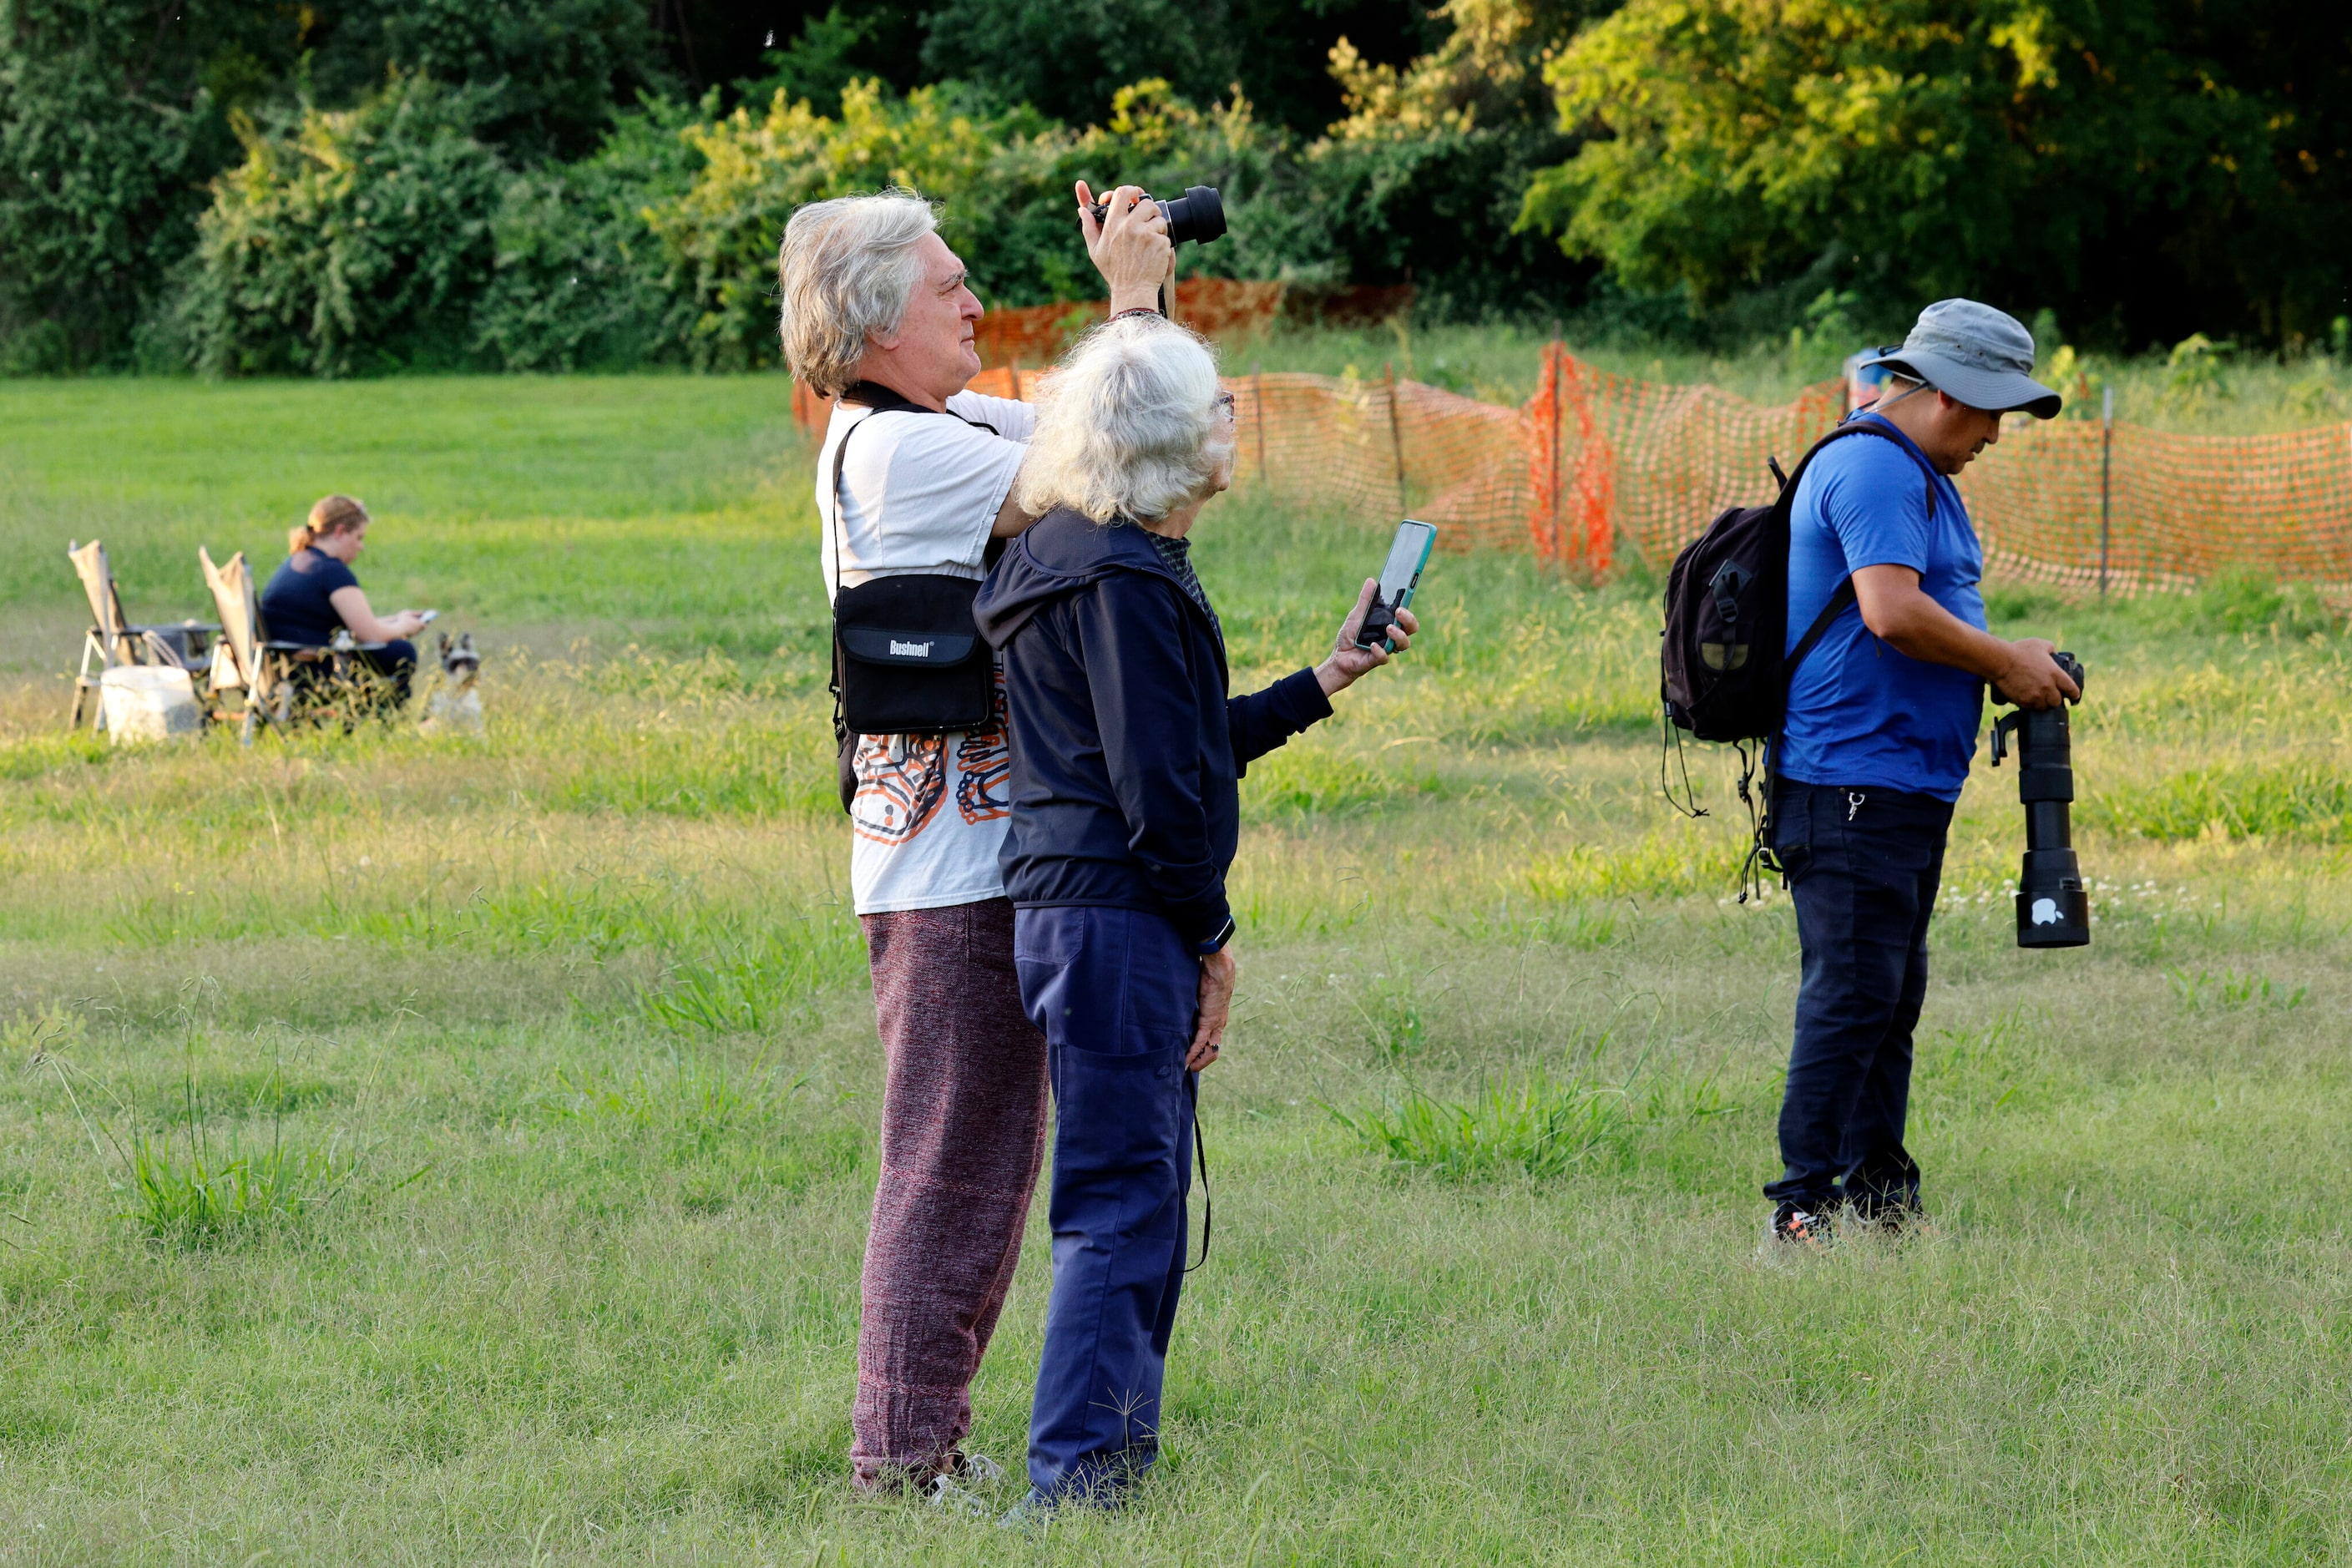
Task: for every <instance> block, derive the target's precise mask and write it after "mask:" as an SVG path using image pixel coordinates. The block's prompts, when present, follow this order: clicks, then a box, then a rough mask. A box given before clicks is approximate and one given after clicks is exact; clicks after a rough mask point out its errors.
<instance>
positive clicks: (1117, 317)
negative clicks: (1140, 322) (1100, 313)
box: [1111, 305, 1160, 321]
mask: <svg viewBox="0 0 2352 1568" xmlns="http://www.w3.org/2000/svg"><path fill="white" fill-rule="evenodd" d="M1158 314H1160V309H1159V307H1158V306H1156V305H1129V307H1128V308H1127V309H1126V310H1120V311H1118V312H1116V313H1115V314H1113V315H1112V317H1111V320H1112V321H1125V320H1127V319H1128V318H1129V316H1156V315H1158Z"/></svg>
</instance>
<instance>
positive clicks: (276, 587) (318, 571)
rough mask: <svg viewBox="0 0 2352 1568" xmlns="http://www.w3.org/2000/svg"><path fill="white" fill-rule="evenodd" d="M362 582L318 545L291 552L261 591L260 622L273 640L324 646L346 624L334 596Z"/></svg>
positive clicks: (348, 568) (332, 639) (307, 645)
mask: <svg viewBox="0 0 2352 1568" xmlns="http://www.w3.org/2000/svg"><path fill="white" fill-rule="evenodd" d="M359 585H360V580H359V579H358V578H357V577H354V576H352V569H351V568H350V567H348V566H346V565H344V564H343V563H341V562H340V561H338V560H336V559H335V558H334V557H333V556H331V555H330V554H328V553H326V552H324V551H322V550H320V549H318V548H317V547H316V546H313V547H312V548H310V549H309V550H305V551H302V552H299V553H297V554H293V555H289V556H288V557H287V558H286V563H285V564H284V565H282V566H280V567H278V570H277V571H276V572H274V573H272V574H270V577H269V585H268V587H266V588H264V589H262V590H261V624H262V626H264V627H266V628H268V633H269V636H270V638H271V640H273V641H276V642H293V643H300V644H302V645H303V646H304V647H326V646H327V645H328V644H329V643H331V642H333V641H334V640H335V633H337V632H338V631H340V630H341V629H342V625H343V617H342V616H339V615H337V614H335V606H334V604H333V602H332V599H331V595H333V594H334V593H335V591H336V590H338V589H341V588H356V587H358V586H359Z"/></svg>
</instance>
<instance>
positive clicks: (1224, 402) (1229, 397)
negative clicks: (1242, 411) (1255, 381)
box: [1217, 392, 1240, 418]
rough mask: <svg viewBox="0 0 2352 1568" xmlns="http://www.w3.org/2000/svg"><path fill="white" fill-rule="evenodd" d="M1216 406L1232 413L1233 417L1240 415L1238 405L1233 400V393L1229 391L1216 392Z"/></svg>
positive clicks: (1227, 412) (1229, 413)
mask: <svg viewBox="0 0 2352 1568" xmlns="http://www.w3.org/2000/svg"><path fill="white" fill-rule="evenodd" d="M1217 407H1218V408H1219V409H1220V410H1222V411H1223V412H1224V413H1226V414H1228V415H1232V416H1234V417H1235V418H1239V417H1240V415H1239V413H1238V412H1237V411H1238V409H1239V408H1240V405H1239V404H1237V403H1235V402H1234V395H1233V394H1232V393H1230V392H1221V393H1219V394H1217Z"/></svg>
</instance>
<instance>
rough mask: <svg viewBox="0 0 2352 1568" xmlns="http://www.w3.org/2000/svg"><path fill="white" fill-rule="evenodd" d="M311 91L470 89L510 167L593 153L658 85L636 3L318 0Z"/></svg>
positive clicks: (358, 94)
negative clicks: (393, 85)
mask: <svg viewBox="0 0 2352 1568" xmlns="http://www.w3.org/2000/svg"><path fill="white" fill-rule="evenodd" d="M318 15H319V16H320V17H321V23H320V28H319V32H320V37H319V40H318V43H317V47H316V51H315V54H314V56H313V58H311V60H310V64H309V81H308V83H307V86H308V89H309V91H310V95H311V96H313V97H315V98H316V100H318V101H320V102H321V103H325V104H330V105H344V104H351V103H355V102H357V101H358V100H360V99H361V98H362V97H363V96H365V95H366V94H368V93H371V92H373V91H374V90H375V89H377V88H379V87H381V86H382V85H383V81H384V73H385V72H386V71H388V70H398V71H401V72H404V73H405V74H408V75H415V76H429V77H432V78H434V79H436V80H438V81H444V82H448V83H451V84H455V85H463V86H467V87H471V88H473V89H476V96H475V101H476V102H478V104H479V106H480V110H479V123H478V127H477V129H478V132H479V133H480V135H481V137H482V139H483V140H485V141H488V142H497V143H499V145H500V146H502V147H504V148H505V149H507V152H508V155H509V157H510V158H516V159H522V160H529V159H534V158H539V157H542V156H549V155H552V156H558V157H565V158H577V157H581V156H583V155H584V154H586V153H591V152H593V151H594V150H595V148H596V145H597V143H598V142H599V140H600V139H601V138H602V137H603V136H604V132H606V131H607V130H608V129H610V128H611V126H612V125H613V123H614V119H615V117H616V116H617V115H619V113H620V112H621V111H622V110H625V109H626V108H628V107H629V106H630V105H632V104H633V103H635V100H636V98H637V95H638V94H639V93H641V92H646V91H656V90H660V89H664V88H666V87H667V86H668V85H669V81H670V72H669V66H668V62H667V58H665V56H664V54H663V51H662V47H661V39H660V37H659V35H658V34H657V33H656V31H655V30H654V27H653V25H652V20H651V13H650V11H649V9H648V8H647V7H646V5H643V4H642V3H641V0H326V4H324V5H321V6H320V9H319V12H318Z"/></svg>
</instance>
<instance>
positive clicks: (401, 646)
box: [261, 496, 433, 703]
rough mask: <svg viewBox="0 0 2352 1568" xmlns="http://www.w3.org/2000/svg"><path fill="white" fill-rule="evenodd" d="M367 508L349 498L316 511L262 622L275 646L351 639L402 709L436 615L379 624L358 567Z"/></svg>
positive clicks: (274, 586) (290, 545) (264, 607)
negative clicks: (418, 638) (423, 636)
mask: <svg viewBox="0 0 2352 1568" xmlns="http://www.w3.org/2000/svg"><path fill="white" fill-rule="evenodd" d="M367 529H368V512H367V508H365V507H364V506H362V505H361V504H360V503H359V502H358V501H355V500H352V498H351V497H349V496H329V497H327V498H326V499H325V500H321V501H320V502H319V504H318V505H316V506H314V507H312V508H311V509H310V521H308V522H306V523H304V524H303V525H302V526H301V527H299V528H297V529H293V530H290V531H289V532H288V533H287V535H286V551H287V555H286V563H285V564H284V565H282V566H280V567H278V570H277V571H276V572H275V573H274V574H271V576H270V579H269V585H268V587H266V588H264V589H262V591H261V620H262V625H263V626H265V627H267V628H268V635H269V637H270V639H271V640H272V641H275V642H290V643H299V644H301V645H302V646H303V647H330V646H331V645H332V644H333V642H334V640H335V633H336V632H338V631H349V632H350V633H351V634H352V640H353V641H354V642H356V643H357V644H358V645H359V646H358V648H357V650H356V652H357V657H358V658H360V659H361V660H362V661H364V663H365V664H366V666H368V667H369V668H373V669H374V670H375V672H376V673H377V674H379V675H382V676H383V677H384V678H385V679H388V680H390V681H391V682H392V688H393V692H394V701H395V703H404V702H406V701H407V700H408V684H409V679H410V678H411V677H412V676H414V675H415V673H416V645H415V643H413V642H410V641H409V640H408V639H409V638H410V637H415V635H416V634H417V633H418V632H420V631H423V630H424V629H425V623H426V622H428V621H430V620H431V619H432V618H433V612H431V611H429V610H402V611H399V612H397V613H396V614H394V615H390V616H382V617H379V616H377V615H376V613H375V612H374V611H373V609H371V608H369V607H368V597H367V592H366V590H365V589H363V588H362V587H361V586H360V580H359V579H358V578H357V577H356V576H354V575H352V562H354V561H357V560H358V559H359V558H360V552H361V551H362V549H364V548H366V545H367Z"/></svg>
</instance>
